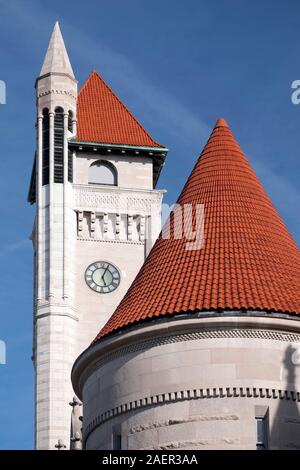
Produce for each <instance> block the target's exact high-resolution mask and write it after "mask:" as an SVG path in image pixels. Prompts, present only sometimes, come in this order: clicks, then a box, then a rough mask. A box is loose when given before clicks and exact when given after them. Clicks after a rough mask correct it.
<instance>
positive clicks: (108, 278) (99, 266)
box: [85, 261, 120, 294]
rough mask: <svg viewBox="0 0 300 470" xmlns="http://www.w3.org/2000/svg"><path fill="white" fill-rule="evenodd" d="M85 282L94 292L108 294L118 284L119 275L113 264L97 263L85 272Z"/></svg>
mask: <svg viewBox="0 0 300 470" xmlns="http://www.w3.org/2000/svg"><path fill="white" fill-rule="evenodd" d="M85 281H86V283H87V285H88V286H89V287H90V288H91V289H93V290H94V291H95V292H99V294H108V293H109V292H112V291H114V290H115V289H116V288H117V287H118V285H119V284H120V273H119V271H118V269H117V268H116V267H115V266H114V265H113V264H110V263H107V262H106V261H97V262H96V263H93V264H91V265H90V266H89V267H88V268H87V270H86V271H85Z"/></svg>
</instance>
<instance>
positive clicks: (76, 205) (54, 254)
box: [29, 23, 167, 449]
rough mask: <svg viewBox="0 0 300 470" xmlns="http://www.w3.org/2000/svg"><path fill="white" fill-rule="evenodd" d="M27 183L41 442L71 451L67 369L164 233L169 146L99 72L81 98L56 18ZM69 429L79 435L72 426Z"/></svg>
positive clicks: (38, 438) (70, 397)
mask: <svg viewBox="0 0 300 470" xmlns="http://www.w3.org/2000/svg"><path fill="white" fill-rule="evenodd" d="M36 102H37V123H36V129H37V148H36V155H35V160H34V165H33V172H32V177H31V183H30V189H29V202H30V203H32V204H34V203H35V205H36V216H35V222H34V227H33V233H32V241H33V247H34V338H33V362H34V367H35V377H36V383H35V443H36V448H37V449H55V446H56V448H57V446H58V445H62V446H63V445H65V446H66V447H67V448H68V447H69V445H70V437H71V440H72V439H73V440H74V439H75V440H76V436H73V435H71V436H70V427H71V411H72V409H71V407H70V405H69V403H70V404H71V405H72V406H75V404H76V403H77V401H76V400H73V395H74V393H73V389H72V385H71V379H70V373H71V368H72V365H73V362H74V360H75V359H76V357H77V356H78V355H79V354H80V353H81V352H82V351H83V350H84V349H85V348H86V347H87V346H88V345H89V344H90V343H91V341H92V340H93V339H94V337H95V336H96V334H97V331H98V330H99V327H101V326H102V325H104V324H105V323H106V322H107V320H108V319H109V318H110V316H111V314H112V313H113V312H114V310H115V309H116V307H117V305H118V304H119V303H120V301H121V300H122V298H123V296H124V295H125V293H126V292H127V290H128V288H129V286H130V285H131V283H132V281H133V279H134V278H135V276H136V274H137V273H138V271H139V269H140V268H141V266H142V264H143V262H144V260H145V257H146V256H147V254H148V252H149V250H150V249H151V247H152V245H153V242H154V241H155V239H156V237H157V235H158V233H159V231H160V212H161V201H162V196H163V191H159V190H157V189H155V186H156V182H157V180H158V177H159V174H160V170H161V168H162V166H163V162H164V159H165V156H166V154H167V149H166V148H165V147H164V146H162V145H159V144H158V143H156V142H155V141H154V140H153V139H152V137H151V136H150V135H149V134H148V133H147V132H146V131H145V130H144V129H143V127H142V126H141V125H140V124H139V123H138V122H137V120H136V119H135V118H134V117H133V115H132V114H131V113H130V112H129V111H128V109H127V108H126V107H125V106H124V105H123V104H122V103H121V101H120V100H119V99H118V98H117V96H116V95H115V94H114V93H113V91H112V90H111V89H110V88H109V87H108V85H107V84H106V83H105V82H104V81H103V79H102V78H101V77H100V75H99V74H98V73H97V72H96V71H93V72H92V74H91V75H90V76H89V78H88V79H87V81H86V82H85V83H84V85H83V86H82V87H81V89H80V91H79V93H78V94H77V81H76V79H75V76H74V73H73V70H72V67H71V64H70V61H69V58H68V55H67V52H66V48H65V45H64V41H63V38H62V35H61V32H60V28H59V25H58V23H56V25H55V27H54V30H53V33H52V36H51V40H50V43H49V47H48V50H47V54H46V57H45V60H44V63H43V66H42V69H41V72H40V76H39V77H38V79H37V81H36ZM71 434H72V431H71Z"/></svg>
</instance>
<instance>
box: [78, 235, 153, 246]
mask: <svg viewBox="0 0 300 470" xmlns="http://www.w3.org/2000/svg"><path fill="white" fill-rule="evenodd" d="M77 240H79V241H82V242H101V243H117V244H118V245H120V243H121V244H123V243H125V244H126V245H144V242H142V241H139V240H121V239H118V238H115V239H113V238H112V239H110V238H95V237H94V238H88V237H81V236H80V235H78V236H77Z"/></svg>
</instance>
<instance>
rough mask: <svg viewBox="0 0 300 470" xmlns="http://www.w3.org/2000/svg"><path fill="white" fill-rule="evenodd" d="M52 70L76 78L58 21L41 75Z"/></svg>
mask: <svg viewBox="0 0 300 470" xmlns="http://www.w3.org/2000/svg"><path fill="white" fill-rule="evenodd" d="M51 72H52V73H64V74H66V75H69V76H71V77H72V78H75V77H74V72H73V69H72V66H71V64H70V60H69V56H68V53H67V50H66V46H65V43H64V40H63V37H62V34H61V30H60V27H59V22H58V21H56V23H55V25H54V28H53V32H52V35H51V39H50V42H49V46H48V49H47V53H46V56H45V59H44V63H43V66H42V69H41V72H40V76H42V75H46V74H48V73H51Z"/></svg>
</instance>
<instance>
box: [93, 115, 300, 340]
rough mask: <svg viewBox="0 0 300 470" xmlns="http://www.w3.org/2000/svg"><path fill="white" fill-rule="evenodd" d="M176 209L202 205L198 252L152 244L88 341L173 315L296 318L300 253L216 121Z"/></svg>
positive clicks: (169, 243)
mask: <svg viewBox="0 0 300 470" xmlns="http://www.w3.org/2000/svg"><path fill="white" fill-rule="evenodd" d="M178 204H180V205H181V207H183V205H184V204H192V205H193V207H194V208H195V206H196V204H204V205H205V208H204V210H205V224H204V237H205V241H204V247H203V248H202V249H200V250H187V249H186V247H187V246H186V242H187V240H186V239H184V238H183V239H180V240H177V239H174V237H171V238H170V239H163V238H161V237H160V238H159V239H158V240H157V241H156V243H155V245H154V247H153V249H152V250H151V252H150V254H149V256H148V258H147V260H146V262H145V264H144V265H143V267H142V268H141V270H140V272H139V273H138V275H137V277H136V279H135V281H134V282H133V284H132V286H131V287H130V288H129V290H128V292H127V294H126V295H125V297H124V298H123V300H122V301H121V303H120V305H119V306H118V308H117V310H116V311H115V313H114V314H113V315H112V317H111V318H110V320H109V321H108V323H107V324H106V325H105V326H104V328H103V329H102V330H101V331H100V333H99V334H98V336H97V338H96V339H95V341H97V340H98V339H100V338H102V337H103V336H105V335H107V334H109V333H111V332H113V331H115V330H119V329H121V328H124V327H126V326H128V325H131V324H134V323H137V322H140V321H143V320H147V319H153V318H155V317H163V316H164V317H170V316H172V315H174V314H176V313H181V312H190V313H192V312H196V311H213V310H216V309H226V310H227V309H228V310H240V309H248V310H259V311H266V312H284V313H291V314H300V251H299V249H298V247H297V245H296V244H295V242H294V240H293V239H292V237H291V235H290V234H289V232H288V230H287V228H286V226H285V224H284V222H283V221H282V219H281V218H280V216H279V215H278V213H277V211H276V209H275V208H274V206H273V205H272V203H271V201H270V199H269V197H268V196H267V194H266V193H265V191H264V189H263V187H262V185H261V183H260V182H259V180H258V178H257V177H256V175H255V173H254V171H253V170H252V168H251V166H250V164H249V162H248V160H247V159H246V157H245V156H244V154H243V152H242V150H241V149H240V147H239V145H238V143H237V142H236V140H235V139H234V137H233V135H232V133H231V131H230V129H229V128H228V125H227V123H226V122H225V121H224V119H220V120H219V121H217V123H216V126H215V128H214V130H213V132H212V134H211V136H210V138H209V140H208V142H207V144H206V146H205V147H204V150H203V151H202V153H201V155H200V158H199V159H198V161H197V163H196V165H195V167H194V169H193V171H192V173H191V175H190V177H189V179H188V181H187V183H186V185H185V186H184V188H183V191H182V193H181V195H180V197H179V199H178ZM173 219H174V216H172V215H171V220H172V221H173ZM171 226H172V224H171Z"/></svg>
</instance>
